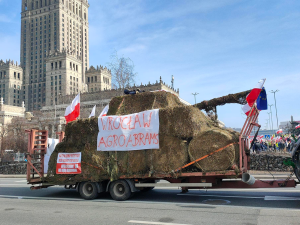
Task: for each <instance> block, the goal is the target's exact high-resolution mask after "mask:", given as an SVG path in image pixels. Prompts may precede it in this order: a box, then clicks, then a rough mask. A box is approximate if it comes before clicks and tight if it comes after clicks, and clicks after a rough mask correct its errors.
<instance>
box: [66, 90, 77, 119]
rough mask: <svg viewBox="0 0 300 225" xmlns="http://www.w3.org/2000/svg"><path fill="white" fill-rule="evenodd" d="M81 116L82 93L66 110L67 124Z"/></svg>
mask: <svg viewBox="0 0 300 225" xmlns="http://www.w3.org/2000/svg"><path fill="white" fill-rule="evenodd" d="M79 114H80V93H78V95H77V96H76V97H75V98H74V99H73V101H72V104H71V105H69V106H68V107H67V108H66V112H65V118H66V122H67V123H69V122H71V121H74V120H76V119H77V118H78V116H79Z"/></svg>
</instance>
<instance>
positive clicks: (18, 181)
mask: <svg viewBox="0 0 300 225" xmlns="http://www.w3.org/2000/svg"><path fill="white" fill-rule="evenodd" d="M15 182H17V183H21V182H22V183H23V182H27V180H17V181H15Z"/></svg>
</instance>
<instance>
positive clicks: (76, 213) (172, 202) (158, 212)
mask: <svg viewBox="0 0 300 225" xmlns="http://www.w3.org/2000/svg"><path fill="white" fill-rule="evenodd" d="M180 192H181V191H180V190H179V189H177V188H173V189H165V188H159V189H158V188H156V189H154V190H153V191H150V192H147V193H142V192H139V193H136V194H135V195H134V196H133V197H132V198H131V199H130V200H128V201H126V202H116V201H113V200H112V199H111V197H110V196H109V195H108V194H104V195H101V196H99V198H98V199H95V200H92V201H87V200H82V199H81V198H80V196H79V194H78V193H77V192H76V191H74V190H65V189H64V188H63V187H50V188H48V189H42V190H34V191H31V190H30V189H29V185H27V184H26V180H25V179H24V178H15V179H12V178H2V179H1V178H0V224H1V225H2V224H3V225H6V224H25V225H26V224H28V225H29V224H39V225H40V224H43V225H44V224H66V225H68V224H87V225H88V224H113V225H115V224H161V225H183V224H222V225H223V224H247V225H250V224H272V225H274V224H300V187H297V188H283V189H236V190H235V189H230V190H207V191H206V190H190V191H189V192H188V193H186V194H181V193H180Z"/></svg>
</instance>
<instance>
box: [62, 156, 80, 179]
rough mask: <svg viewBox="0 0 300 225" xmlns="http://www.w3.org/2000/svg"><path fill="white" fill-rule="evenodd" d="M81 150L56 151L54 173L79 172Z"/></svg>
mask: <svg viewBox="0 0 300 225" xmlns="http://www.w3.org/2000/svg"><path fill="white" fill-rule="evenodd" d="M80 173H81V152H75V153H58V157H57V164H56V174H80Z"/></svg>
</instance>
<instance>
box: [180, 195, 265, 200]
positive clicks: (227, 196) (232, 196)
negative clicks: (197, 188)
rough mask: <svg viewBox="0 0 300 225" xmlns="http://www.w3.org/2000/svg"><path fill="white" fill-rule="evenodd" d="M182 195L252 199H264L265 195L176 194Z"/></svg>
mask: <svg viewBox="0 0 300 225" xmlns="http://www.w3.org/2000/svg"><path fill="white" fill-rule="evenodd" d="M177 195H182V196H197V197H216V198H219V197H221V198H250V199H251V198H253V199H260V198H261V199H264V198H265V197H252V196H234V195H195V194H177Z"/></svg>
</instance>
